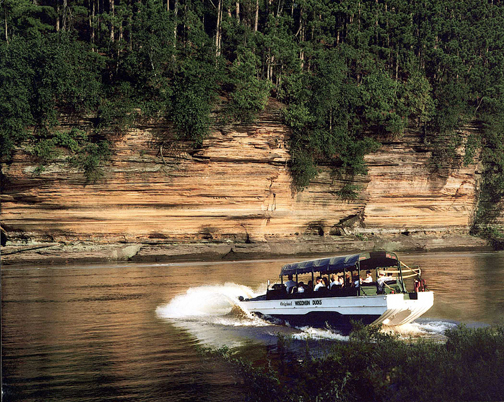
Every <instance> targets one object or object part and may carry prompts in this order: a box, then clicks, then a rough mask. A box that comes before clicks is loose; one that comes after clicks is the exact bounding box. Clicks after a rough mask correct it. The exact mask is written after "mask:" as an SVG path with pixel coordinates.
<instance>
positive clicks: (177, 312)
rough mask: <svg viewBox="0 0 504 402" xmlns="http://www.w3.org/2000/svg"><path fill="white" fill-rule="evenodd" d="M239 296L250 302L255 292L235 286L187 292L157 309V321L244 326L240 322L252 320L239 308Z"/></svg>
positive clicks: (209, 287)
mask: <svg viewBox="0 0 504 402" xmlns="http://www.w3.org/2000/svg"><path fill="white" fill-rule="evenodd" d="M239 296H244V297H248V298H250V297H254V296H255V292H254V291H253V290H252V289H251V288H249V287H247V286H243V285H237V284H235V283H225V284H224V285H209V286H200V287H195V288H189V289H188V290H187V292H186V293H185V294H181V295H178V296H176V297H175V298H173V299H172V300H171V301H170V303H168V304H166V305H164V306H159V307H158V308H157V309H156V314H157V315H158V317H160V318H170V319H180V320H197V321H207V322H212V323H216V324H218V323H221V324H224V325H246V324H244V323H243V320H245V321H255V320H254V317H253V316H251V315H250V314H249V313H248V312H246V311H244V310H242V309H241V308H240V307H239V305H238V303H237V302H238V297H239ZM223 317H225V318H223ZM250 325H253V324H252V323H250Z"/></svg>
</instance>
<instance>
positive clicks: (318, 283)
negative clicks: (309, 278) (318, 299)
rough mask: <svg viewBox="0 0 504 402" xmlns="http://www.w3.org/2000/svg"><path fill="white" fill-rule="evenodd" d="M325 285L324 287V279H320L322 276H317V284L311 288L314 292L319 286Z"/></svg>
mask: <svg viewBox="0 0 504 402" xmlns="http://www.w3.org/2000/svg"><path fill="white" fill-rule="evenodd" d="M325 287H326V285H325V284H324V281H323V280H322V278H321V277H320V276H319V277H318V278H317V284H316V285H315V289H313V290H314V291H315V292H316V291H317V290H319V289H320V288H325Z"/></svg>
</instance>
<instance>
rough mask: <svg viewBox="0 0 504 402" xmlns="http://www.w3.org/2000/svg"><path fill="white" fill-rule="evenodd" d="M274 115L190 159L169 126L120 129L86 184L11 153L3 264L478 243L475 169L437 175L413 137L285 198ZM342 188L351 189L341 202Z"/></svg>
mask: <svg viewBox="0 0 504 402" xmlns="http://www.w3.org/2000/svg"><path fill="white" fill-rule="evenodd" d="M280 107H281V106H280V105H279V104H277V103H276V102H274V101H271V102H270V103H269V105H268V108H267V110H266V111H265V112H264V113H262V115H261V116H260V118H259V120H258V121H257V122H256V123H255V124H253V125H234V126H228V127H219V126H216V127H215V128H214V130H213V131H212V134H211V136H210V137H209V138H207V139H206V140H205V141H204V144H203V147H202V148H201V149H198V150H193V149H191V148H189V147H184V146H183V144H182V146H181V147H178V148H176V149H173V148H169V147H167V146H164V147H160V146H159V143H158V142H157V141H156V139H157V138H159V136H160V133H161V134H162V133H163V132H164V131H166V130H168V128H167V127H163V126H162V125H149V124H145V125H143V126H138V127H136V128H134V129H130V130H129V131H127V133H126V134H125V135H123V136H118V137H117V138H116V140H115V142H114V144H113V151H114V154H113V157H112V160H111V162H110V164H109V165H108V166H106V168H105V176H104V177H103V179H102V180H100V181H98V182H97V183H96V184H88V185H86V184H85V180H84V177H83V174H82V173H81V172H78V171H76V170H72V169H69V168H68V166H66V165H65V164H63V163H53V164H50V165H48V166H47V167H46V169H45V171H43V172H42V173H40V174H35V169H36V166H37V164H36V163H35V162H34V161H33V160H32V159H31V158H30V157H29V156H28V155H27V154H25V153H23V152H22V151H21V150H20V151H19V152H18V153H17V154H16V155H15V158H14V161H13V163H12V164H10V165H5V166H3V174H4V177H5V183H4V190H3V194H2V196H1V200H2V218H1V222H2V226H3V228H4V229H5V230H6V233H7V236H8V242H7V247H5V248H4V253H3V256H2V261H3V262H4V263H14V262H29V261H35V260H37V261H39V260H40V261H47V262H50V261H61V260H62V259H63V260H69V261H73V260H76V259H79V260H86V261H95V260H103V259H109V260H121V259H137V260H142V259H144V260H155V259H166V258H173V257H175V256H179V257H181V258H184V257H189V256H194V255H197V254H200V255H204V256H209V255H214V256H216V257H222V256H225V255H228V257H229V258H235V257H237V256H239V255H241V254H245V255H248V256H258V255H272V254H275V255H280V254H293V253H304V254H308V253H325V252H336V251H343V250H345V251H347V250H354V249H359V250H363V249H365V250H369V249H373V248H381V247H386V248H393V249H396V250H397V249H433V248H437V249H439V248H454V247H462V248H464V247H483V246H485V244H486V243H485V242H483V241H482V240H480V239H476V238H470V237H469V236H467V233H468V231H469V228H470V226H471V223H472V219H473V215H474V212H475V207H476V203H477V193H478V191H477V190H478V165H477V164H476V163H475V164H473V165H469V166H467V167H458V168H453V169H444V171H441V172H440V171H439V169H438V170H437V171H435V170H433V169H432V167H431V163H430V161H431V157H432V149H431V147H429V145H425V144H424V142H425V139H424V138H423V137H422V135H420V133H417V132H415V131H409V132H407V133H405V134H404V135H403V136H402V137H400V138H396V139H394V138H383V139H381V141H382V144H383V146H382V147H381V148H380V149H379V150H378V151H377V152H376V153H374V154H371V155H368V156H367V157H366V161H367V163H368V166H369V174H368V176H366V177H359V178H356V179H354V181H352V182H348V180H349V179H348V178H344V177H338V176H335V175H334V174H333V173H331V171H330V170H329V169H328V168H322V172H321V174H320V175H319V176H318V177H317V179H316V180H314V181H313V182H312V183H311V185H310V186H309V187H308V188H306V189H305V190H304V191H302V192H295V191H294V190H293V188H292V186H291V177H290V174H289V169H288V166H287V162H288V160H289V150H288V137H289V131H288V129H287V127H286V126H285V125H283V124H282V122H281V118H280V112H279V108H280ZM470 130H472V128H470V127H469V128H468V131H470ZM349 183H350V184H353V185H357V186H358V189H359V190H358V194H357V196H356V197H355V198H352V199H342V197H341V194H340V191H341V190H342V188H343V187H344V186H345V184H349ZM27 249H31V251H26V250H27ZM21 250H23V252H19V251H21Z"/></svg>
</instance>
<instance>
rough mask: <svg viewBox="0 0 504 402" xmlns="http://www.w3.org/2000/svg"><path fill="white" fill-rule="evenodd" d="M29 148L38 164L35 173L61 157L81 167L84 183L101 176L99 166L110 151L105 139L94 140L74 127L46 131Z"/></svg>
mask: <svg viewBox="0 0 504 402" xmlns="http://www.w3.org/2000/svg"><path fill="white" fill-rule="evenodd" d="M29 150H30V151H31V153H32V154H33V155H34V156H35V157H36V158H37V160H38V161H39V163H40V166H39V168H38V169H37V172H38V173H40V172H43V170H44V165H45V164H47V163H51V162H53V161H54V160H60V161H61V160H63V161H66V162H68V163H69V165H70V166H73V167H75V168H77V169H79V170H82V171H83V173H84V176H85V178H86V183H95V182H96V181H97V180H98V179H100V178H101V177H102V176H103V170H102V168H101V166H102V164H103V163H104V162H105V161H106V160H107V159H108V158H109V157H110V154H111V152H110V149H109V145H108V142H107V141H105V140H103V139H98V140H97V141H96V142H93V138H89V136H88V135H87V134H86V133H85V132H84V131H81V130H78V129H75V128H74V129H72V130H71V131H69V132H61V131H56V132H54V133H52V134H48V133H46V135H44V136H43V138H38V140H36V141H33V147H32V148H31V149H30V148H29Z"/></svg>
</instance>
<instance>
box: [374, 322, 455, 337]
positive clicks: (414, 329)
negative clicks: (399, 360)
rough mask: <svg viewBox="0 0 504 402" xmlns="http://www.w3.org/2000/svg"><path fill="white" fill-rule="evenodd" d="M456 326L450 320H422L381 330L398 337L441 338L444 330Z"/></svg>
mask: <svg viewBox="0 0 504 402" xmlns="http://www.w3.org/2000/svg"><path fill="white" fill-rule="evenodd" d="M456 326H457V324H456V323H454V322H450V321H426V320H422V321H414V322H412V323H409V324H405V325H400V326H397V327H383V331H385V332H391V333H394V334H397V335H399V337H400V338H430V339H438V340H443V339H444V332H445V331H446V330H447V329H452V328H454V327H456Z"/></svg>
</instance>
